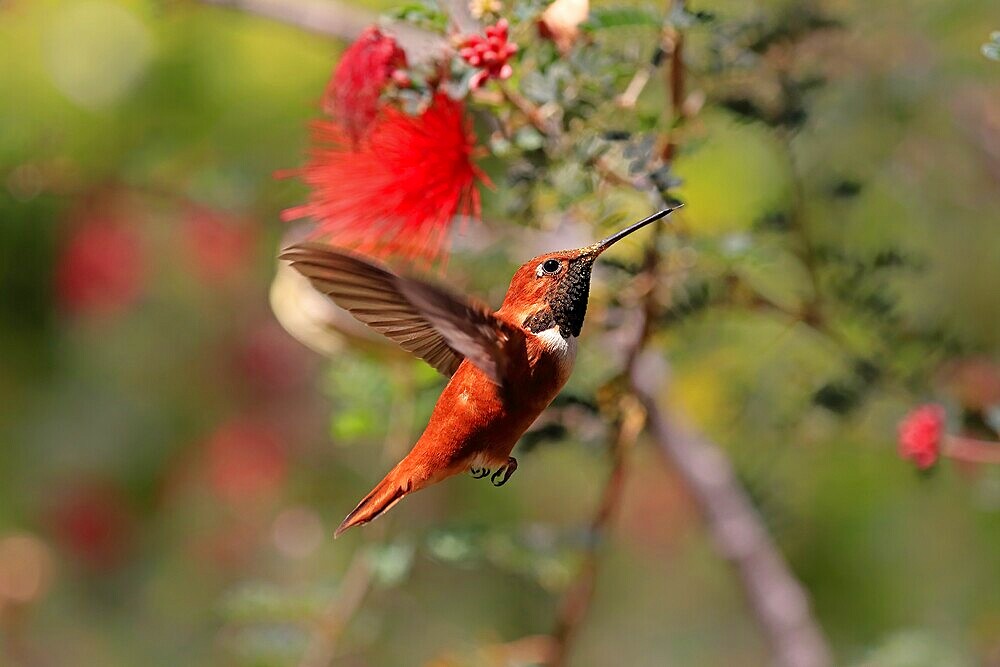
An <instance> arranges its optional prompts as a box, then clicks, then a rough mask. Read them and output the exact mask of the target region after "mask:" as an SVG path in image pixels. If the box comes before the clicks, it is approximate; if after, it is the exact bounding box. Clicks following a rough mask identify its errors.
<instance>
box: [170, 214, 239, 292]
mask: <svg viewBox="0 0 1000 667" xmlns="http://www.w3.org/2000/svg"><path fill="white" fill-rule="evenodd" d="M182 235H183V243H184V251H185V254H186V255H187V257H188V258H190V260H191V262H192V264H193V267H194V270H195V271H196V272H197V273H198V274H199V275H200V276H201V277H202V278H203V279H205V280H221V279H225V278H227V277H229V276H232V275H233V274H234V273H235V272H236V271H238V270H239V269H240V268H241V267H243V266H244V265H245V264H246V263H247V260H248V259H249V258H250V255H251V253H252V251H253V242H254V238H253V234H252V231H251V229H249V228H248V227H247V225H245V224H242V221H241V220H238V219H235V218H234V217H232V216H228V215H226V214H224V213H221V212H219V211H213V210H211V209H206V208H196V209H192V210H191V211H190V212H189V213H188V215H187V216H186V218H185V220H184V224H183V227H182Z"/></svg>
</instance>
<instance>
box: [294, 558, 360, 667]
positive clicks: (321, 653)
mask: <svg viewBox="0 0 1000 667" xmlns="http://www.w3.org/2000/svg"><path fill="white" fill-rule="evenodd" d="M372 577H373V575H372V569H371V564H370V563H369V554H368V551H367V550H366V549H360V550H358V551H357V552H356V553H355V554H354V557H353V558H352V559H351V564H350V565H349V566H348V568H347V571H346V572H345V573H344V577H343V578H342V579H341V582H340V586H338V587H337V595H336V596H335V597H334V598H333V599H332V600H330V603H329V604H328V605H327V607H326V609H324V610H323V613H322V614H321V615H320V617H319V619H318V621H317V623H316V626H315V628H314V630H313V633H312V637H311V639H310V640H309V646H308V647H307V648H306V652H305V654H304V655H303V656H302V660H301V661H300V662H299V667H327V665H329V664H330V663H331V662H332V661H333V658H334V656H335V655H336V650H337V644H338V642H339V640H340V636H341V635H342V634H343V632H344V629H345V628H346V627H347V624H348V623H349V622H350V620H351V618H353V617H354V614H356V613H357V611H358V610H359V609H360V608H361V604H362V603H363V602H364V600H365V598H366V597H367V596H368V591H370V590H371V586H372Z"/></svg>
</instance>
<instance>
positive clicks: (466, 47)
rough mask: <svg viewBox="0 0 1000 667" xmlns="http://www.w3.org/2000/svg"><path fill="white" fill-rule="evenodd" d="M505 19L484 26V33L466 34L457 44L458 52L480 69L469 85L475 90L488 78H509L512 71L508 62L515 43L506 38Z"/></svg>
mask: <svg viewBox="0 0 1000 667" xmlns="http://www.w3.org/2000/svg"><path fill="white" fill-rule="evenodd" d="M509 27H510V26H509V24H508V23H507V19H500V20H499V21H497V22H496V25H491V26H488V27H487V28H486V35H485V36H483V35H468V36H466V37H465V38H464V40H463V41H462V43H461V45H460V46H459V51H458V54H459V55H460V56H462V58H463V59H464V60H465V62H467V63H469V64H470V65H472V66H473V67H478V68H480V71H479V72H477V73H476V74H475V76H473V77H472V80H471V81H470V82H469V87H470V88H472V89H473V90H475V89H476V88H479V87H480V86H482V85H483V84H484V83H486V81H487V80H489V79H500V80H503V79H509V78H510V76H511V74H513V73H514V70H513V68H511V66H510V63H509V62H508V61H509V60H510V59H511V58H512V57H513V56H514V54H515V53H517V44H515V43H513V42H511V41H509V40H508V36H507V32H508V29H509Z"/></svg>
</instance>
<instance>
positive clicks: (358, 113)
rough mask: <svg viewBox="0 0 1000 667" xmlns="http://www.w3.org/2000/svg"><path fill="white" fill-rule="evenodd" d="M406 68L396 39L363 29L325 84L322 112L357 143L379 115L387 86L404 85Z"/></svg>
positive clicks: (377, 30) (378, 31)
mask: <svg viewBox="0 0 1000 667" xmlns="http://www.w3.org/2000/svg"><path fill="white" fill-rule="evenodd" d="M405 68H406V53H405V52H404V51H403V49H402V48H401V47H400V46H399V44H398V43H397V42H396V40H395V39H394V38H393V37H392V36H390V35H386V34H385V33H383V32H382V31H381V30H379V29H378V27H376V26H371V27H369V28H366V29H365V30H364V32H362V33H361V36H360V37H358V39H357V40H356V41H355V42H354V43H353V44H351V46H350V47H349V48H348V49H347V51H345V52H344V55H343V56H341V58H340V62H339V63H338V64H337V69H336V70H335V71H334V74H333V77H332V78H331V79H330V83H329V84H328V85H327V89H326V94H325V95H324V98H323V110H324V111H326V112H327V113H328V114H329V115H330V116H332V117H333V118H334V119H335V120H336V121H337V122H338V123H339V124H340V126H341V127H342V128H343V130H344V132H345V133H346V134H347V136H348V137H349V138H350V139H351V141H354V142H357V141H358V140H359V139H360V138H361V137H362V136H364V134H365V133H366V131H367V130H368V127H369V126H370V125H371V124H372V122H373V121H374V120H375V117H376V116H377V115H378V112H379V106H380V105H379V98H380V97H381V95H382V91H383V89H384V88H385V86H386V84H387V83H389V81H390V80H395V81H397V82H401V83H405V81H404V79H405V73H403V72H402V70H403V69H405ZM397 72H399V74H397Z"/></svg>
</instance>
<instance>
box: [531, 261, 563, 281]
mask: <svg viewBox="0 0 1000 667" xmlns="http://www.w3.org/2000/svg"><path fill="white" fill-rule="evenodd" d="M561 268H562V263H560V262H559V260H558V259H547V260H545V261H544V262H542V263H541V264H539V265H538V271H537V273H538V275H539V277H541V275H542V274H543V273H547V274H549V275H552V274H554V273H559V269H561Z"/></svg>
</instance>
